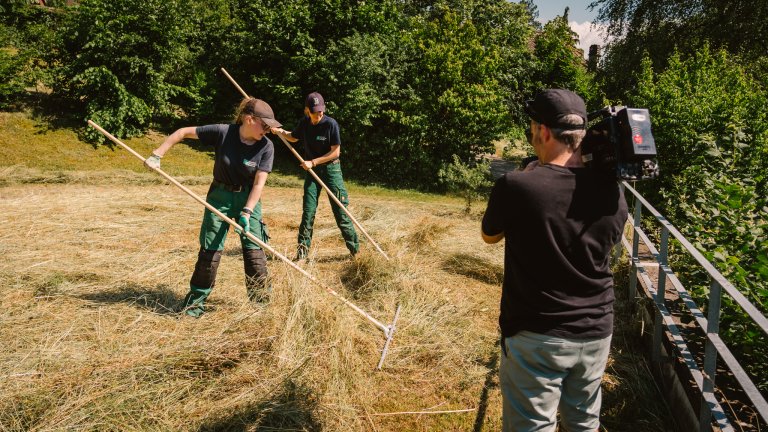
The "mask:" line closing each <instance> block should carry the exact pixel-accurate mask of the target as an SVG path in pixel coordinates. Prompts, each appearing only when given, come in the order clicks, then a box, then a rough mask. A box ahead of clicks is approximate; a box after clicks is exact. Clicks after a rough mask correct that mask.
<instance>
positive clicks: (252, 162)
mask: <svg viewBox="0 0 768 432" xmlns="http://www.w3.org/2000/svg"><path fill="white" fill-rule="evenodd" d="M243 165H245V166H249V167H251V168H253V167H255V166H256V162H254V161H249V160H248V159H243Z"/></svg>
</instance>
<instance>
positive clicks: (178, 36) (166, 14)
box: [50, 0, 194, 141]
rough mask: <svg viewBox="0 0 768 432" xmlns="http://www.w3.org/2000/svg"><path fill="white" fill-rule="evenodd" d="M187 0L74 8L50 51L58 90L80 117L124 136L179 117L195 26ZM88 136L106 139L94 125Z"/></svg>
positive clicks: (112, 0) (89, 3) (101, 2)
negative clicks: (52, 51) (158, 120)
mask: <svg viewBox="0 0 768 432" xmlns="http://www.w3.org/2000/svg"><path fill="white" fill-rule="evenodd" d="M192 10H193V8H192V6H191V4H190V3H189V1H188V0H169V1H165V0H162V1H161V0H149V1H143V2H133V1H128V0H109V1H106V0H86V1H83V2H81V3H80V5H79V6H78V7H77V8H76V9H74V10H71V11H70V12H69V14H68V15H67V17H66V21H65V24H64V28H63V31H62V35H63V37H62V40H61V44H60V45H59V46H58V47H57V48H58V49H57V50H56V51H55V52H54V53H53V54H52V55H51V57H50V63H51V64H55V65H56V68H55V76H54V82H53V89H54V92H55V94H56V95H58V96H60V97H62V98H63V99H64V100H65V101H68V102H69V104H70V107H71V109H72V110H73V112H74V113H75V115H76V116H78V117H81V118H83V119H85V118H90V119H93V120H94V121H96V122H97V123H100V124H101V125H102V126H103V127H105V128H107V129H109V130H111V131H113V132H114V133H116V134H117V135H119V136H133V135H139V134H141V133H143V132H144V131H145V130H146V128H147V127H149V125H150V122H151V120H153V119H170V118H175V117H177V116H178V111H179V109H180V106H179V101H180V100H182V99H183V98H185V97H186V98H194V95H192V94H190V93H189V92H188V90H187V88H186V82H185V81H186V80H188V79H189V77H190V76H191V75H192V72H193V71H192V69H191V68H190V67H189V65H190V63H191V61H192V59H193V56H192V54H191V52H190V49H189V46H188V45H187V41H188V38H189V36H190V34H191V33H192V32H193V31H194V28H193V27H192V26H191V25H190V23H191V12H192ZM86 135H88V136H90V137H91V138H93V139H95V140H97V141H101V140H103V137H101V136H100V135H99V134H98V133H97V132H95V131H92V130H90V129H88V130H87V132H86Z"/></svg>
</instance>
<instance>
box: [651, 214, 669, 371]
mask: <svg viewBox="0 0 768 432" xmlns="http://www.w3.org/2000/svg"><path fill="white" fill-rule="evenodd" d="M668 248H669V230H668V229H667V227H666V226H662V227H661V241H660V243H659V256H658V258H657V259H658V262H659V275H658V279H657V282H656V295H655V296H654V297H653V301H654V303H656V311H657V313H655V314H654V317H655V321H654V323H653V354H652V358H653V360H654V361H660V360H661V339H662V336H663V334H664V323H663V322H662V321H663V318H662V316H661V312H660V311H661V310H664V309H665V308H666V303H665V298H666V285H667V273H666V268H667V256H668V253H667V252H668Z"/></svg>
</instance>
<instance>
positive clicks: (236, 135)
mask: <svg viewBox="0 0 768 432" xmlns="http://www.w3.org/2000/svg"><path fill="white" fill-rule="evenodd" d="M195 132H197V137H198V138H199V139H200V141H201V142H203V143H204V144H207V145H212V146H214V148H215V149H216V153H215V160H214V163H213V179H214V180H216V181H218V182H221V183H226V184H230V185H242V186H251V185H253V179H254V177H256V171H266V172H272V162H273V161H274V158H275V148H274V146H273V145H272V141H270V140H269V138H267V137H266V136H265V137H263V138H262V139H261V140H259V141H257V142H256V143H254V144H252V145H247V144H245V143H244V142H242V141H240V125H237V124H230V125H226V124H212V125H206V126H199V127H198V128H196V129H195Z"/></svg>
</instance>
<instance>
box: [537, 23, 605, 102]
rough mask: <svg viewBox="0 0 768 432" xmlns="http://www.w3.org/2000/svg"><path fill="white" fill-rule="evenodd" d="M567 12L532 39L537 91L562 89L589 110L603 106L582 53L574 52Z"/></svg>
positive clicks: (572, 34) (572, 32)
mask: <svg viewBox="0 0 768 432" xmlns="http://www.w3.org/2000/svg"><path fill="white" fill-rule="evenodd" d="M567 14H568V8H566V10H565V13H564V14H563V16H559V17H556V18H555V19H553V20H551V21H550V22H548V23H547V24H545V25H544V29H543V30H542V31H541V32H539V33H538V34H537V35H536V37H535V38H534V44H535V46H534V49H533V53H534V58H535V61H536V69H535V73H534V77H533V82H534V83H535V86H536V88H537V90H538V89H543V88H565V89H569V90H572V91H574V92H575V93H577V94H579V95H580V96H581V97H582V98H584V100H585V101H586V102H587V105H588V106H591V107H593V108H599V107H601V106H602V105H603V98H602V93H601V92H600V91H599V90H598V88H597V85H596V83H595V81H594V76H593V75H592V74H591V73H589V72H588V71H587V68H586V62H585V61H584V53H583V52H582V50H581V49H579V48H577V46H576V45H577V43H578V40H579V37H578V34H576V32H574V31H573V30H571V27H570V26H569V25H568V17H567Z"/></svg>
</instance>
